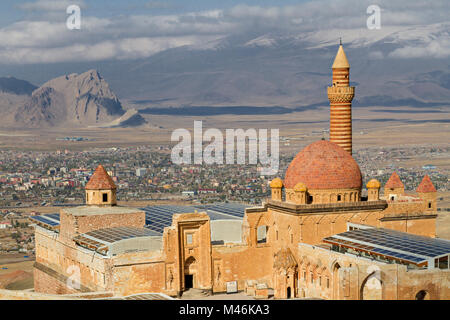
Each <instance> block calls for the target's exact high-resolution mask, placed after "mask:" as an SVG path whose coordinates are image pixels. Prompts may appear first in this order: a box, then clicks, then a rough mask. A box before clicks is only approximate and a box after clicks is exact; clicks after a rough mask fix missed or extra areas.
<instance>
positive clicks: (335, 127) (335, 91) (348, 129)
mask: <svg viewBox="0 0 450 320" xmlns="http://www.w3.org/2000/svg"><path fill="white" fill-rule="evenodd" d="M331 69H332V70H333V85H332V86H331V87H328V99H329V100H330V141H331V142H334V143H336V144H338V145H339V146H341V147H342V148H344V150H346V151H348V152H349V153H350V154H352V100H353V97H354V96H355V87H350V86H349V84H350V64H349V63H348V60H347V56H346V55H345V52H344V48H343V47H342V43H341V44H340V45H339V50H338V52H337V54H336V58H335V59H334V63H333V66H332V67H331Z"/></svg>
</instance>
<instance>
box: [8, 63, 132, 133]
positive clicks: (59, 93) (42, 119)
mask: <svg viewBox="0 0 450 320" xmlns="http://www.w3.org/2000/svg"><path fill="white" fill-rule="evenodd" d="M124 113H125V110H124V109H123V108H122V105H121V103H120V101H119V99H118V98H117V96H116V95H115V94H114V93H113V92H112V91H111V90H110V88H109V85H108V83H107V82H106V81H105V80H104V79H103V78H102V77H101V76H100V74H99V73H98V72H97V71H96V70H89V71H87V72H85V73H82V74H70V75H66V76H62V77H58V78H55V79H52V80H50V81H48V82H46V83H45V84H43V85H42V86H41V87H40V88H38V89H36V90H35V91H33V93H32V95H31V98H30V99H29V101H27V102H26V103H25V104H24V105H23V106H21V107H19V108H18V110H17V112H16V113H15V117H14V120H15V121H16V122H17V123H18V124H23V125H27V126H31V127H43V126H53V127H55V126H56V127H57V126H76V127H80V126H81V127H84V126H89V125H96V124H101V123H107V122H110V121H113V120H114V119H116V118H117V117H121V116H122V115H123V114H124Z"/></svg>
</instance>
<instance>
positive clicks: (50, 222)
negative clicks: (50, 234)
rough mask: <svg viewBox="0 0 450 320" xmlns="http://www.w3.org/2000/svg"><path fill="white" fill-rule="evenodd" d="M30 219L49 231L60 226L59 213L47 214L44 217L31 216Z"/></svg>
mask: <svg viewBox="0 0 450 320" xmlns="http://www.w3.org/2000/svg"><path fill="white" fill-rule="evenodd" d="M29 219H30V220H31V221H32V222H34V223H37V224H38V225H40V226H42V227H45V228H47V229H51V230H54V229H56V228H57V227H58V226H59V213H52V214H46V215H42V216H30V217H29Z"/></svg>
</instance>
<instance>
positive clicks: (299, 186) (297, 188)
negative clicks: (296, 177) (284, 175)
mask: <svg viewBox="0 0 450 320" xmlns="http://www.w3.org/2000/svg"><path fill="white" fill-rule="evenodd" d="M294 191H300V192H306V191H308V188H307V187H306V185H305V184H304V183H302V182H299V183H297V184H296V185H295V187H294Z"/></svg>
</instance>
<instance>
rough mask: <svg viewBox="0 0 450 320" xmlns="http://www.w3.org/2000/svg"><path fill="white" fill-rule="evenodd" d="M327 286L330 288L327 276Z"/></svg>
mask: <svg viewBox="0 0 450 320" xmlns="http://www.w3.org/2000/svg"><path fill="white" fill-rule="evenodd" d="M327 288H330V279H328V278H327Z"/></svg>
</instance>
